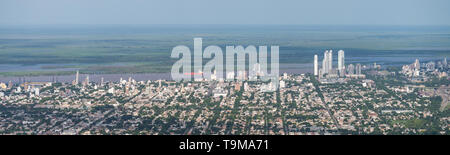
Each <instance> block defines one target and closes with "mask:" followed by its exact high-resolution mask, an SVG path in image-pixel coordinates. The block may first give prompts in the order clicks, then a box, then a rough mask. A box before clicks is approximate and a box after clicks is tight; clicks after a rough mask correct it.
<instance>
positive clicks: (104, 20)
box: [0, 0, 450, 25]
mask: <svg viewBox="0 0 450 155" xmlns="http://www.w3.org/2000/svg"><path fill="white" fill-rule="evenodd" d="M0 24H1V25H25V24H31V25H47V24H50V25H51V24H305V25H314V24H320V25H450V0H370V1H369V0H0Z"/></svg>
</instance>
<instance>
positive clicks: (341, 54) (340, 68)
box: [338, 50, 345, 76]
mask: <svg viewBox="0 0 450 155" xmlns="http://www.w3.org/2000/svg"><path fill="white" fill-rule="evenodd" d="M338 71H339V74H340V75H341V76H343V75H344V72H345V53H344V51H343V50H339V51H338Z"/></svg>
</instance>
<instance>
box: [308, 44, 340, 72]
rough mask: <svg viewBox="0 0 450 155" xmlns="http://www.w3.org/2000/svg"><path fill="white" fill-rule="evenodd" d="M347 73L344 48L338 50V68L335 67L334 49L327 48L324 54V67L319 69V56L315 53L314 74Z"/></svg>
mask: <svg viewBox="0 0 450 155" xmlns="http://www.w3.org/2000/svg"><path fill="white" fill-rule="evenodd" d="M338 73H339V76H344V75H345V53H344V51H343V50H339V51H338V68H337V70H336V69H333V50H326V51H325V52H324V54H323V60H322V68H321V69H319V56H318V55H314V75H315V76H319V75H323V74H328V75H337V74H338Z"/></svg>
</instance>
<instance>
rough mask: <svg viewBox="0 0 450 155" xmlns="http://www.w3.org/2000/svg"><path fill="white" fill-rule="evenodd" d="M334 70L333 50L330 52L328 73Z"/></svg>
mask: <svg viewBox="0 0 450 155" xmlns="http://www.w3.org/2000/svg"><path fill="white" fill-rule="evenodd" d="M331 70H333V50H330V51H328V73H331V72H332V71H331Z"/></svg>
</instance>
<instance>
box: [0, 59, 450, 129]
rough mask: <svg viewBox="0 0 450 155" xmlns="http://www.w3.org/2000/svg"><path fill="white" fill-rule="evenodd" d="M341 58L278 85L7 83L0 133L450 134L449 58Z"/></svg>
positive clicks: (1, 86) (0, 98) (243, 81)
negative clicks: (406, 61) (396, 61)
mask: <svg viewBox="0 0 450 155" xmlns="http://www.w3.org/2000/svg"><path fill="white" fill-rule="evenodd" d="M332 60H333V58H332V51H326V52H325V53H324V56H323V61H322V64H321V68H320V69H319V64H318V56H317V55H316V56H315V57H314V73H307V74H286V73H283V74H282V75H281V76H280V77H279V87H277V86H275V85H274V84H272V83H271V82H264V81H260V80H248V77H245V76H241V75H242V74H237V76H236V77H237V78H236V79H235V80H232V81H229V80H226V79H225V80H224V79H217V78H216V77H211V78H208V80H207V79H196V80H193V81H184V82H175V81H169V80H155V81H150V80H149V81H136V80H134V79H132V78H128V77H124V78H125V79H120V80H119V81H118V82H110V81H103V79H102V81H101V82H91V81H89V76H87V77H86V79H79V73H78V72H77V73H76V75H74V81H73V82H72V83H64V82H62V83H61V82H22V83H12V82H9V83H0V134H27V135H33V134H57V135H60V134H68V135H73V134H77V135H78V134H88V135H91V134H113V135H115V134H118V135H122V134H139V135H140V134H144V135H147V134H148V135H169V134H170V135H172V134H175V135H216V134H219V135H230V134H231V135H328V134H332V135H337V134H357V135H360V134H376V135H379V134H394V135H397V134H442V135H449V134H450V125H449V123H450V108H449V107H450V105H448V102H449V98H450V95H449V94H450V92H449V91H450V85H449V84H450V82H449V77H448V74H449V71H450V70H449V65H448V64H447V60H446V58H443V59H442V60H436V61H430V62H425V63H420V62H419V60H420V59H418V60H416V61H415V62H412V64H410V65H404V66H400V67H395V66H392V67H386V66H381V65H377V64H376V63H374V64H349V65H345V63H344V51H339V52H338V67H337V68H333V63H332ZM257 72H258V71H257ZM232 75H233V76H234V73H233V74H232ZM243 75H246V74H245V73H244V74H243ZM256 75H258V74H256ZM212 76H215V75H212ZM127 78H128V79H127ZM232 78H234V77H232Z"/></svg>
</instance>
